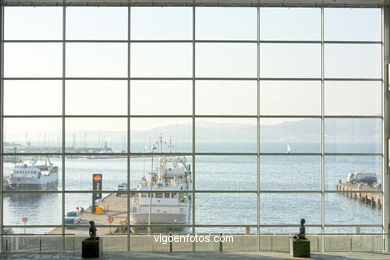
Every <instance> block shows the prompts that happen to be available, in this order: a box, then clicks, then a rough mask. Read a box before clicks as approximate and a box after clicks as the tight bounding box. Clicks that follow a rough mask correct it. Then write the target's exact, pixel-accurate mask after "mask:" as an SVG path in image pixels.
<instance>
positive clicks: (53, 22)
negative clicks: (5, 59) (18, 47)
mask: <svg viewBox="0 0 390 260" xmlns="http://www.w3.org/2000/svg"><path fill="white" fill-rule="evenodd" d="M4 9H5V10H4V11H5V15H4V39H5V40H61V39H62V8H61V7H36V6H34V7H5V8H4ZM21 17H23V19H21Z"/></svg>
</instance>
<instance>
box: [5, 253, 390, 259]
mask: <svg viewBox="0 0 390 260" xmlns="http://www.w3.org/2000/svg"><path fill="white" fill-rule="evenodd" d="M0 259H21V260H22V259H27V260H28V259H35V260H49V259H50V260H57V259H58V260H60V259H61V260H76V259H83V258H81V255H80V254H76V253H58V254H52V253H47V254H46V253H42V254H36V253H31V254H8V255H5V254H0ZM94 259H115V260H124V259H135V260H146V259H151V260H157V259H158V260H159V259H162V260H179V259H191V260H197V259H210V260H212V259H216V260H222V259H223V260H224V259H228V260H230V259H231V260H233V259H240V260H241V259H243V260H254V259H270V260H276V259H326V260H328V259H344V260H352V259H390V254H385V253H383V254H382V253H365V252H358V253H356V252H354V253H352V252H337V253H314V254H312V257H311V258H298V257H296V258H293V257H290V255H289V254H287V253H277V252H261V253H125V252H123V253H104V256H103V257H100V258H94Z"/></svg>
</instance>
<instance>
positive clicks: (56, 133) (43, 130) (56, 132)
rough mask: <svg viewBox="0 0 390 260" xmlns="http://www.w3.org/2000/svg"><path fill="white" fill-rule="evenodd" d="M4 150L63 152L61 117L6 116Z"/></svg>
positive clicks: (17, 151) (15, 151) (16, 151)
mask: <svg viewBox="0 0 390 260" xmlns="http://www.w3.org/2000/svg"><path fill="white" fill-rule="evenodd" d="M4 143H5V145H4V151H9V152H14V153H61V144H62V142H61V119H60V118H4Z"/></svg>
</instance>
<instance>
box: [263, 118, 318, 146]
mask: <svg viewBox="0 0 390 260" xmlns="http://www.w3.org/2000/svg"><path fill="white" fill-rule="evenodd" d="M320 134H321V120H320V119H316V118H311V119H300V118H294V119H288V118H264V119H260V151H261V152H263V153H319V152H320V150H321V149H320V148H321V145H320V141H321V135H320Z"/></svg>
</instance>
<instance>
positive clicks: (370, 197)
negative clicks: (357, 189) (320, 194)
mask: <svg viewBox="0 0 390 260" xmlns="http://www.w3.org/2000/svg"><path fill="white" fill-rule="evenodd" d="M347 194H348V195H349V196H352V198H350V197H348V196H346V195H347ZM355 195H356V196H355ZM372 201H374V202H376V203H377V205H379V204H380V203H379V201H381V202H382V201H383V200H382V194H380V193H369V192H367V193H345V195H344V193H328V194H325V225H334V224H336V225H343V224H344V225H353V224H367V225H380V224H381V223H382V209H381V208H380V207H372V206H371V203H372Z"/></svg>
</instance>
